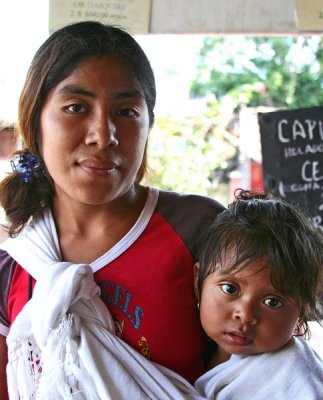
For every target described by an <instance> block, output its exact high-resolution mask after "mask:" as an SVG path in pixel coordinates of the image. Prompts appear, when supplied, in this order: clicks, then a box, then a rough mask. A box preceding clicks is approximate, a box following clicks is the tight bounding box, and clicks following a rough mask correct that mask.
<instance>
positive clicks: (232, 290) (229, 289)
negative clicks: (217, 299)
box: [221, 283, 238, 295]
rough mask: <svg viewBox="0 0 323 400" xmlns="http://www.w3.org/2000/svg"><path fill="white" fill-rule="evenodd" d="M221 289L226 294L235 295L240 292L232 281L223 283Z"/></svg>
mask: <svg viewBox="0 0 323 400" xmlns="http://www.w3.org/2000/svg"><path fill="white" fill-rule="evenodd" d="M221 290H222V292H224V293H225V294H230V295H234V294H237V293H238V289H237V288H236V287H235V286H234V285H232V284H231V283H223V284H222V285H221Z"/></svg>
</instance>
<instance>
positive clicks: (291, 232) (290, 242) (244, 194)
mask: <svg viewBox="0 0 323 400" xmlns="http://www.w3.org/2000/svg"><path fill="white" fill-rule="evenodd" d="M236 193H238V194H236V196H235V200H234V201H233V203H232V204H230V205H229V206H228V208H227V209H226V210H224V211H223V212H222V213H221V214H220V215H218V217H217V218H216V220H215V222H214V223H213V225H212V226H211V228H210V229H209V230H208V232H207V233H206V235H205V237H204V238H203V240H202V241H201V246H200V252H199V264H200V267H199V276H198V295H199V300H200V297H201V291H202V286H203V281H204V279H205V278H206V277H207V276H208V275H209V274H211V273H212V272H214V271H218V272H219V273H224V274H231V273H234V272H236V271H238V270H240V269H242V268H243V267H244V266H246V265H248V264H249V263H251V262H253V261H257V260H260V259H262V260H265V261H266V267H268V268H270V276H271V281H272V284H273V286H274V287H275V288H276V289H277V290H279V291H280V292H281V293H283V294H285V295H287V296H290V297H292V298H293V299H295V301H296V303H297V305H298V307H299V309H300V310H301V313H302V314H301V317H302V319H303V320H302V323H303V329H301V333H302V334H304V333H306V332H307V331H308V324H307V321H308V320H316V321H318V322H319V321H320V319H321V318H322V277H323V273H322V272H323V251H322V249H323V233H322V231H319V230H318V228H316V227H314V225H313V224H312V222H311V221H310V219H309V218H307V216H306V215H305V214H304V213H303V212H302V211H300V210H299V209H298V208H297V207H296V206H293V205H291V204H288V203H287V202H285V201H283V200H280V199H277V198H274V197H273V196H271V195H267V194H265V193H255V192H251V191H243V190H241V189H240V190H239V191H238V192H236ZM232 251H233V252H234V257H233V258H232V259H231V258H230V262H229V264H228V259H227V258H226V255H227V254H229V252H230V255H231V254H232Z"/></svg>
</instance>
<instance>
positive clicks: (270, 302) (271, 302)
mask: <svg viewBox="0 0 323 400" xmlns="http://www.w3.org/2000/svg"><path fill="white" fill-rule="evenodd" d="M264 304H265V305H266V306H268V307H270V308H280V307H281V306H282V305H283V303H282V302H281V301H280V300H278V299H275V298H274V297H268V298H267V299H265V300H264Z"/></svg>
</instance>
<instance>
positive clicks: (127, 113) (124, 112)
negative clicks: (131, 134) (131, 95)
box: [118, 108, 139, 118]
mask: <svg viewBox="0 0 323 400" xmlns="http://www.w3.org/2000/svg"><path fill="white" fill-rule="evenodd" d="M118 114H119V115H121V116H123V117H130V118H131V117H132V118H137V117H139V113H138V111H136V110H135V109H134V108H122V109H121V110H119V111H118Z"/></svg>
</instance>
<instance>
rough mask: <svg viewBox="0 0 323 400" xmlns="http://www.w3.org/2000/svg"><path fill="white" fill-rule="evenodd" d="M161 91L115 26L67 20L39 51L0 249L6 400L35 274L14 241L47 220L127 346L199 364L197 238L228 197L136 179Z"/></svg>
mask: <svg viewBox="0 0 323 400" xmlns="http://www.w3.org/2000/svg"><path fill="white" fill-rule="evenodd" d="M155 99H156V93H155V82H154V75H153V72H152V70H151V67H150V64H149V61H148V59H147V57H146V55H145V54H144V52H143V51H142V49H141V48H140V46H139V45H138V44H137V43H136V41H135V40H134V39H133V38H132V37H131V36H130V35H129V34H127V33H126V32H124V31H123V30H121V29H119V28H116V27H112V26H104V25H102V24H100V23H97V22H81V23H76V24H73V25H70V26H66V27H64V28H62V29H60V30H58V31H57V32H55V33H54V34H52V35H51V36H50V37H49V38H48V39H47V40H46V41H45V43H44V44H43V45H42V46H41V47H40V49H39V50H38V52H37V53H36V55H35V57H34V59H33V61H32V63H31V66H30V69H29V72H28V74H27V78H26V82H25V85H24V87H23V90H22V94H21V97H20V102H19V121H18V122H19V131H20V134H21V135H22V139H23V143H24V149H23V150H22V151H20V152H18V154H17V156H16V157H15V158H14V159H13V161H12V165H13V169H14V172H13V173H12V174H11V175H10V176H8V177H7V178H6V179H5V180H4V181H3V182H2V183H1V188H0V201H1V205H2V207H3V208H4V209H5V212H6V216H7V220H8V231H9V234H10V235H11V237H12V238H11V239H9V241H10V243H16V245H15V244H14V245H13V246H11V247H10V246H9V247H10V249H9V247H6V246H4V247H3V249H4V250H1V252H0V293H1V296H0V334H1V336H0V375H1V376H0V388H1V389H0V398H1V400H2V399H6V398H7V392H6V389H5V380H6V376H5V365H6V363H7V350H6V342H5V340H6V339H5V337H6V336H7V334H8V333H9V330H10V327H11V326H12V324H14V321H15V318H16V316H17V315H18V314H19V313H20V311H21V310H22V308H23V307H24V305H25V304H26V303H27V301H28V299H30V298H31V296H32V290H33V287H34V284H35V278H36V275H37V273H36V272H35V273H34V270H33V267H34V264H37V262H31V260H30V259H28V256H26V255H25V253H24V250H25V248H24V246H23V245H20V244H19V241H18V240H16V239H18V238H19V237H20V235H23V234H25V235H27V236H28V227H29V226H34V225H35V226H38V225H39V224H42V223H47V222H48V223H49V225H50V226H51V238H50V239H51V240H52V242H53V243H54V244H55V246H56V250H57V254H58V255H59V258H60V260H61V261H66V262H70V263H85V264H89V265H90V266H91V268H92V270H93V272H94V278H95V281H96V282H97V284H98V285H99V286H100V288H101V299H102V300H103V301H104V303H105V304H106V305H107V307H108V308H109V310H110V312H111V314H112V316H113V318H114V320H115V323H116V325H117V327H118V330H119V334H120V336H121V337H122V338H123V339H124V340H125V341H126V342H127V343H128V344H130V345H131V346H132V347H133V348H135V349H137V350H138V351H139V352H141V353H142V354H144V355H145V356H146V357H148V358H150V359H151V360H153V361H156V362H158V363H160V364H162V365H164V366H166V367H169V368H171V369H173V370H175V371H176V372H178V373H179V374H180V375H182V376H183V377H185V378H186V379H188V380H189V381H191V382H193V381H194V380H195V379H196V378H197V377H198V376H199V375H200V374H201V373H202V372H203V370H204V360H203V353H204V350H205V345H206V339H205V335H204V333H203V330H202V328H201V325H200V322H199V316H198V310H197V307H196V300H195V297H194V291H193V285H192V282H193V264H194V261H196V249H194V246H193V243H194V241H195V238H196V237H197V236H198V235H201V234H202V233H203V231H204V230H205V229H206V228H207V227H208V226H209V225H210V223H211V222H212V221H213V219H214V217H215V216H216V215H217V214H218V213H219V212H220V211H222V210H223V206H222V205H220V204H219V203H218V202H216V201H214V200H211V199H208V198H204V197H201V196H195V195H179V194H176V193H169V192H162V191H159V190H157V189H155V188H149V187H144V186H142V185H140V181H141V180H142V178H143V176H144V174H145V171H146V168H147V153H146V151H147V139H148V133H149V130H150V128H151V127H152V125H153V121H154V113H153V109H154V105H155ZM44 221H45V222H44ZM15 240H16V242H15ZM44 243H48V242H46V241H44V242H39V248H40V249H43V247H44V246H46V245H44ZM16 250H17V251H18V253H19V256H16ZM49 250H50V249H49ZM17 258H19V261H18V260H17ZM33 275H34V276H33Z"/></svg>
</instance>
